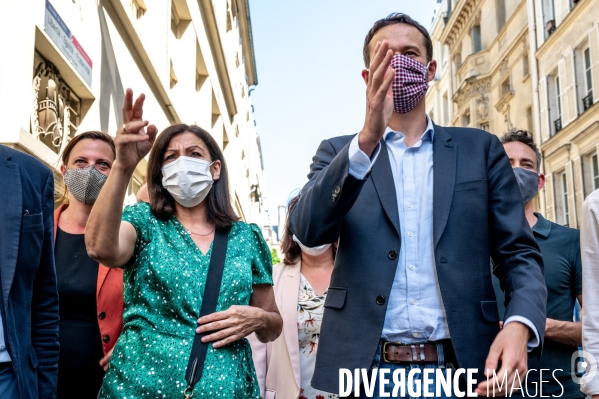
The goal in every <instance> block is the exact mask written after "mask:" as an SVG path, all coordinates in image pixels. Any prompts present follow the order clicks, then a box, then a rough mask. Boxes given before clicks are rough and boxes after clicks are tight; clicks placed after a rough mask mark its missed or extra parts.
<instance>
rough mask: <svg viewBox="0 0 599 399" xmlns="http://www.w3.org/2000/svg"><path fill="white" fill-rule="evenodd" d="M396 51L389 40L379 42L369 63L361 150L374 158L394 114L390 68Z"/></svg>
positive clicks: (393, 75)
mask: <svg viewBox="0 0 599 399" xmlns="http://www.w3.org/2000/svg"><path fill="white" fill-rule="evenodd" d="M392 58H393V51H392V50H390V49H389V43H388V42H387V41H386V40H383V41H382V42H378V43H377V44H376V47H375V48H374V57H373V58H372V62H371V63H370V72H369V76H368V84H367V86H366V120H365V121H364V127H363V128H362V131H361V132H360V136H359V138H358V140H359V141H358V143H359V146H360V149H361V150H362V151H364V153H366V155H368V156H371V155H372V152H373V151H374V150H375V148H376V146H377V145H378V143H379V141H381V139H382V138H383V134H385V129H387V126H388V125H389V122H390V121H391V116H392V115H393V91H392V90H391V85H392V84H393V78H394V77H395V70H394V69H393V68H392V67H391V59H392Z"/></svg>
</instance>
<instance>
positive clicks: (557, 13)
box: [553, 0, 563, 27]
mask: <svg viewBox="0 0 599 399" xmlns="http://www.w3.org/2000/svg"><path fill="white" fill-rule="evenodd" d="M562 3H563V0H554V1H553V11H554V15H553V19H554V20H555V26H556V27H557V26H559V25H560V24H561V23H562V20H563V17H562V14H563V13H562V11H563V10H562V7H563V4H562Z"/></svg>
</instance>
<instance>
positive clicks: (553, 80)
mask: <svg viewBox="0 0 599 399" xmlns="http://www.w3.org/2000/svg"><path fill="white" fill-rule="evenodd" d="M548 81H549V84H548V87H547V97H548V104H547V105H548V108H549V123H550V126H549V135H550V136H553V135H555V134H556V133H557V132H559V131H560V130H562V120H561V117H562V104H561V93H562V92H563V90H562V89H561V82H560V80H559V75H558V73H557V70H554V71H553V73H552V74H551V75H550V76H549V79H548Z"/></svg>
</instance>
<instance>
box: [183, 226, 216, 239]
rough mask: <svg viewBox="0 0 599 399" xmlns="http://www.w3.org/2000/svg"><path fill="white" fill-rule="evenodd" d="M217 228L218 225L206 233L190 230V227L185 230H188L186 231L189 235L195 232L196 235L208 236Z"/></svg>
mask: <svg viewBox="0 0 599 399" xmlns="http://www.w3.org/2000/svg"><path fill="white" fill-rule="evenodd" d="M215 228H216V227H214V228H212V230H211V231H210V232H208V233H206V234H198V233H194V232H193V231H191V230H189V229H187V228H185V231H186V232H187V234H189V235H192V234H193V235H195V236H200V237H206V236H209V235H210V234H212V233H213V232H214V229H215Z"/></svg>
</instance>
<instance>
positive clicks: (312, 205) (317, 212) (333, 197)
mask: <svg viewBox="0 0 599 399" xmlns="http://www.w3.org/2000/svg"><path fill="white" fill-rule="evenodd" d="M348 154H349V141H348V142H347V144H346V145H345V146H344V147H343V148H342V149H341V150H340V151H339V152H338V153H337V151H336V150H335V148H334V147H333V145H332V144H331V142H330V141H329V140H325V141H323V142H322V143H321V144H320V147H318V150H317V151H316V155H314V157H313V158H312V165H310V173H309V174H308V178H309V179H310V181H309V182H308V183H307V184H306V185H305V186H304V188H303V189H302V192H301V197H300V200H299V201H298V203H297V204H296V206H295V208H294V209H293V212H292V213H291V222H290V226H291V231H292V232H293V233H294V234H295V235H296V236H297V238H298V239H299V240H300V241H301V242H302V244H304V245H306V246H308V247H315V246H318V245H323V244H330V243H332V242H335V241H337V239H338V238H339V232H340V229H341V222H342V221H343V218H344V216H345V215H346V214H347V212H349V210H350V209H351V207H352V205H353V204H354V202H355V201H356V199H357V198H358V195H359V194H360V191H361V189H362V186H363V185H364V182H365V181H366V179H364V180H359V179H356V178H355V177H353V176H351V175H350V174H349V155H348Z"/></svg>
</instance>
